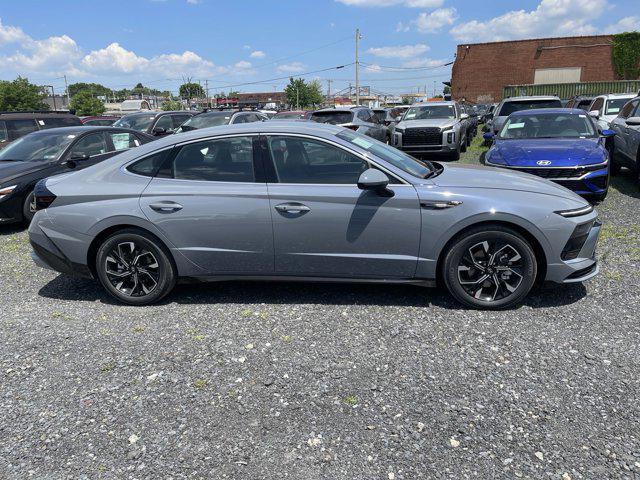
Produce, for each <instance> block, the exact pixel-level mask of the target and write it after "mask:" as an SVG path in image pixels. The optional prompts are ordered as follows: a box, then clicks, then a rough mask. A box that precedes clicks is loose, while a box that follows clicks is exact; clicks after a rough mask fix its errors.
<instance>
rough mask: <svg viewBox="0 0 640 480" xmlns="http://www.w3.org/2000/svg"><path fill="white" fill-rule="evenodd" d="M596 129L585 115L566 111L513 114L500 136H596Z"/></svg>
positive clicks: (508, 137)
mask: <svg viewBox="0 0 640 480" xmlns="http://www.w3.org/2000/svg"><path fill="white" fill-rule="evenodd" d="M595 135H596V130H595V128H594V126H593V123H592V121H591V119H590V118H589V117H588V116H587V115H586V114H585V115H572V114H566V113H540V114H536V115H518V114H514V115H511V116H510V117H509V118H508V119H507V121H506V122H505V124H504V126H503V127H502V130H501V131H500V138H504V139H514V138H519V139H522V138H586V137H594V136H595Z"/></svg>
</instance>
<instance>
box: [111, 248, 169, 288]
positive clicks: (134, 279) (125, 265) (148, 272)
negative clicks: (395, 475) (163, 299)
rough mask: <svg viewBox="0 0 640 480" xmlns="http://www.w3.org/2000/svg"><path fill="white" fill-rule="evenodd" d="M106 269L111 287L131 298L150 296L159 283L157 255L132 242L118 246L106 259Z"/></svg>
mask: <svg viewBox="0 0 640 480" xmlns="http://www.w3.org/2000/svg"><path fill="white" fill-rule="evenodd" d="M104 267H105V273H106V275H107V278H108V279H109V282H110V283H111V285H113V287H114V288H116V289H117V290H118V291H120V293H122V294H125V295H127V296H130V297H142V296H145V295H148V294H150V293H151V292H153V291H154V290H155V288H156V287H157V286H158V283H159V279H160V273H159V269H160V265H159V263H158V260H157V259H156V257H155V255H154V254H153V253H152V252H151V251H149V250H147V249H145V248H144V247H142V246H139V245H137V244H136V243H135V242H132V241H130V242H122V243H119V244H118V245H116V246H115V247H114V248H113V249H112V250H111V251H110V252H109V253H108V254H107V256H106V257H105V263H104Z"/></svg>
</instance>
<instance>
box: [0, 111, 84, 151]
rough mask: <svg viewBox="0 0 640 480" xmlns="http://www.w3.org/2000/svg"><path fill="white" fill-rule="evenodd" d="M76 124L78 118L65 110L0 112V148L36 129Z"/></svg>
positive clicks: (78, 123) (78, 122) (77, 123)
mask: <svg viewBox="0 0 640 480" xmlns="http://www.w3.org/2000/svg"><path fill="white" fill-rule="evenodd" d="M76 125H82V122H81V121H80V119H79V118H78V117H76V116H75V115H71V114H70V113H66V112H47V111H33V112H0V149H2V148H4V147H6V146H7V145H9V143H11V142H13V141H14V140H17V139H19V138H20V137H24V136H25V135H27V134H29V133H31V132H35V131H37V130H44V129H46V128H56V127H75V126H76Z"/></svg>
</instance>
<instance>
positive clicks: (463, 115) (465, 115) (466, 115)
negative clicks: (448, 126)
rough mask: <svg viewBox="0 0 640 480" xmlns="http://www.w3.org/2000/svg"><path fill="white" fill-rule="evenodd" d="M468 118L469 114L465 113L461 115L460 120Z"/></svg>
mask: <svg viewBox="0 0 640 480" xmlns="http://www.w3.org/2000/svg"><path fill="white" fill-rule="evenodd" d="M467 118H469V114H468V113H463V114H462V115H460V120H466V119H467Z"/></svg>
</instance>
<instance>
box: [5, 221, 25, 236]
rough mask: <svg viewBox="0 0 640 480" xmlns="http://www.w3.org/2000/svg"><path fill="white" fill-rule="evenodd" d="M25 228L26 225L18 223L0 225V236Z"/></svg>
mask: <svg viewBox="0 0 640 480" xmlns="http://www.w3.org/2000/svg"><path fill="white" fill-rule="evenodd" d="M25 230H26V227H25V226H24V225H22V224H20V223H11V224H9V225H0V238H2V237H4V236H5V235H13V234H15V233H20V232H23V231H25Z"/></svg>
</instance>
